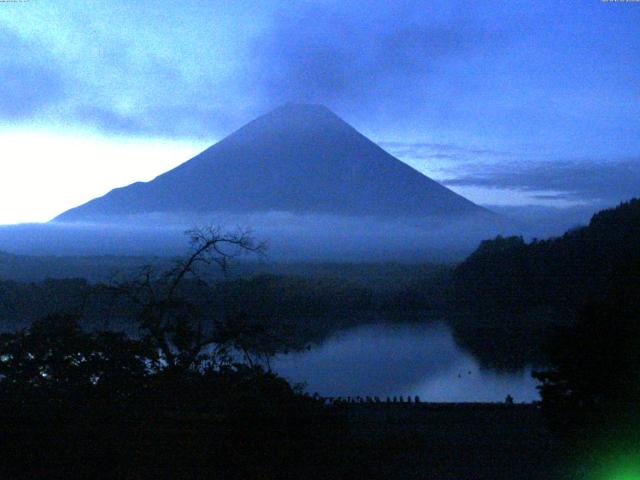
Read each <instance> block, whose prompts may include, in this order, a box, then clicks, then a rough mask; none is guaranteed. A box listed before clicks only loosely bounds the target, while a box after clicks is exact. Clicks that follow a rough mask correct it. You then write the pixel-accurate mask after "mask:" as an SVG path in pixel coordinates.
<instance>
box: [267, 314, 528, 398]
mask: <svg viewBox="0 0 640 480" xmlns="http://www.w3.org/2000/svg"><path fill="white" fill-rule="evenodd" d="M272 367H273V369H274V370H275V371H277V372H278V373H280V374H281V375H283V376H284V377H286V378H288V379H289V380H291V381H293V382H296V383H297V382H304V383H306V390H307V391H308V392H309V393H314V392H318V393H319V394H321V395H323V396H343V397H346V396H367V395H369V396H379V397H381V398H384V397H386V396H392V397H393V396H399V395H403V396H407V395H411V396H412V397H413V396H416V395H418V396H420V399H421V400H422V401H430V402H470V401H474V402H483V401H486V402H489V401H503V400H504V399H505V397H506V396H507V395H511V396H512V397H513V398H514V399H515V401H516V402H522V401H532V400H537V399H538V398H539V397H538V393H537V391H536V389H535V381H534V380H533V379H532V378H531V376H530V372H529V371H524V372H522V373H518V374H509V373H498V372H493V371H489V370H481V369H480V367H479V365H478V362H476V360H475V359H474V358H473V357H472V356H470V355H469V354H467V353H465V352H464V351H462V350H461V349H460V348H459V347H458V346H457V345H456V343H455V341H454V339H453V336H452V335H451V332H450V331H449V329H448V327H447V326H446V325H444V324H426V325H425V324H374V325H364V326H360V327H356V328H352V329H349V330H344V331H342V332H338V333H336V334H335V335H333V336H332V337H329V338H328V339H327V340H326V341H324V342H323V343H322V344H321V345H319V346H315V347H313V348H312V349H311V350H309V351H307V352H301V353H295V354H289V355H281V356H278V357H277V358H276V359H274V361H273V362H272Z"/></svg>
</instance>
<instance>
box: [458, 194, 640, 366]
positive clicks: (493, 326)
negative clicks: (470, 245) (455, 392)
mask: <svg viewBox="0 0 640 480" xmlns="http://www.w3.org/2000/svg"><path fill="white" fill-rule="evenodd" d="M639 258H640V200H637V199H634V200H631V201H629V202H627V203H623V204H621V205H620V206H618V207H617V208H614V209H610V210H604V211H601V212H599V213H597V214H595V215H594V216H593V218H592V219H591V222H590V223H589V225H588V226H586V227H581V228H575V229H572V230H570V231H568V232H567V233H566V234H564V235H563V236H561V237H558V238H551V239H548V240H534V241H532V242H530V243H527V242H525V241H524V240H523V239H522V238H521V237H509V238H502V237H498V238H496V239H494V240H488V241H485V242H483V243H482V244H481V245H480V247H479V248H478V249H477V250H476V251H475V252H474V253H473V254H472V255H471V256H470V257H469V258H468V259H467V260H466V261H464V262H463V263H462V264H460V265H459V266H458V267H457V268H456V269H455V271H454V274H453V276H452V281H451V284H450V286H449V290H448V293H449V299H450V313H451V315H450V318H452V321H453V323H454V325H455V331H456V333H457V336H458V339H459V340H460V341H461V342H462V343H463V344H464V345H465V346H467V347H468V348H470V349H471V350H472V351H473V353H474V354H476V355H477V356H479V357H480V358H481V359H483V361H484V362H485V363H487V364H490V365H494V366H499V367H506V368H510V367H511V368H513V367H518V366H522V365H524V364H526V363H532V362H534V363H535V362H541V361H543V360H544V359H543V356H542V349H541V345H542V343H543V342H544V338H545V337H546V336H547V335H548V334H549V332H550V330H552V329H553V327H555V326H557V325H570V324H573V323H574V322H575V319H576V315H577V314H578V313H579V312H580V311H581V310H582V309H583V308H584V306H585V305H586V304H588V303H590V302H594V301H607V298H608V296H609V295H610V292H611V291H612V290H613V289H615V288H616V287H617V286H619V285H625V284H629V285H637V284H638V278H639V275H640V270H639V269H638V268H637V265H638V259H639ZM635 302H636V303H635V306H636V308H637V307H639V305H638V303H639V301H638V300H637V299H636V300H635Z"/></svg>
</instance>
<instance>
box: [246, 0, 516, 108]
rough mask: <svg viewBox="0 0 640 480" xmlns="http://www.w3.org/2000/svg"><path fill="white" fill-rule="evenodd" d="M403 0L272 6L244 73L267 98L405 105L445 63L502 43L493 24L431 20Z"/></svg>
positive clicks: (428, 14) (503, 36)
mask: <svg viewBox="0 0 640 480" xmlns="http://www.w3.org/2000/svg"><path fill="white" fill-rule="evenodd" d="M409 5H410V4H409V3H408V2H400V3H399V4H398V3H396V4H394V6H393V7H391V6H383V5H382V4H377V5H375V6H369V8H367V5H365V4H363V3H361V2H355V4H353V3H352V4H351V5H350V6H346V7H345V6H336V5H326V4H324V5H322V4H314V5H309V4H304V5H303V6H302V7H299V8H287V9H283V10H279V11H277V12H276V15H274V16H273V18H272V20H271V23H270V24H269V26H268V28H267V29H265V31H264V32H263V34H262V35H260V36H258V37H257V38H255V39H254V41H253V42H252V45H251V46H252V50H251V51H252V57H253V58H255V62H254V63H253V64H252V66H251V69H250V70H249V72H250V76H251V78H254V79H256V81H257V87H258V89H259V91H261V93H262V95H263V96H264V98H265V100H266V101H268V102H271V103H273V104H278V103H282V102H284V101H303V102H327V103H329V104H331V105H334V106H336V107H338V108H339V107H341V106H342V107H346V106H350V107H352V108H354V107H355V108H358V109H359V110H365V109H367V108H368V107H370V106H371V105H372V104H373V105H376V106H379V105H380V104H390V103H393V102H395V104H396V108H398V107H406V106H407V103H406V100H407V98H408V97H412V96H413V97H414V100H416V98H415V97H416V96H417V97H418V98H422V97H423V93H424V92H426V91H428V88H429V84H430V81H431V80H434V79H437V78H438V77H440V76H441V75H442V70H446V64H447V62H450V61H456V60H465V59H468V58H469V57H471V56H473V55H475V54H477V53H479V52H482V51H484V50H485V49H488V48H496V47H498V46H500V45H504V44H505V43H506V42H507V35H506V34H505V32H504V31H502V30H500V29H498V28H497V27H495V26H488V25H486V24H485V25H481V24H478V23H473V22H471V21H470V20H469V19H467V18H463V17H453V18H447V19H437V16H435V15H433V13H432V9H428V8H424V7H423V8H409ZM434 18H435V19H434ZM412 107H413V108H415V104H414V105H412Z"/></svg>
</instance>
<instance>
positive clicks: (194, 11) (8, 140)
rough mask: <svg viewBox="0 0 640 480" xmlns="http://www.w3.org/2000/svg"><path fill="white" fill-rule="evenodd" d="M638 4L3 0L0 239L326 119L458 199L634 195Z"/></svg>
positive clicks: (602, 200) (565, 201) (559, 200)
mask: <svg viewBox="0 0 640 480" xmlns="http://www.w3.org/2000/svg"><path fill="white" fill-rule="evenodd" d="M639 52H640V3H634V2H602V1H599V0H580V1H559V0H553V1H548V0H540V1H535V2H530V1H517V0H513V1H500V0H486V1H485V0H478V1H456V0H448V1H430V2H416V1H397V2H388V1H387V2H382V1H375V0H374V1H368V2H362V1H350V2H344V1H342V2H339V1H326V2H293V1H286V2H285V1H270V2H249V1H243V0H235V1H197V0H191V1H188V2H187V1H182V2H169V1H162V2H161V1H159V0H156V1H135V2H133V1H119V0H110V1H109V2H104V1H102V2H93V1H90V0H83V1H73V0H69V1H65V2H54V1H45V0H31V1H28V2H20V3H0V145H2V150H1V151H0V155H1V156H2V158H1V160H0V223H11V222H20V221H40V220H46V219H48V218H51V217H53V216H54V215H56V214H57V213H60V212H61V211H63V210H65V209H66V208H69V207H71V206H73V205H75V204H77V203H81V202H83V201H86V200H88V199H90V198H92V197H95V196H98V195H101V194H104V193H106V191H108V190H110V189H111V188H114V187H117V186H121V185H124V184H127V183H131V182H133V181H135V180H148V179H150V178H153V177H154V176H155V175H157V174H159V173H161V172H162V171H164V170H166V169H168V168H171V167H172V166H175V165H177V164H179V163H181V162H183V161H185V160H187V159H188V158H190V157H191V156H193V155H194V154H196V153H198V152H199V151H200V150H202V149H203V148H204V147H206V146H208V145H209V144H211V143H214V142H215V141H217V140H219V139H220V138H222V137H223V136H224V135H226V134H228V133H230V132H231V131H233V130H234V129H235V128H238V127H239V126H241V125H242V124H244V123H246V122H247V121H249V120H251V119H252V118H254V117H255V116H257V115H259V114H261V113H265V112H266V111H268V110H270V109H271V108H274V107H276V106H278V105H279V104H281V103H284V102H287V101H296V102H314V103H323V104H325V105H327V106H328V107H330V108H331V109H333V110H334V111H335V112H336V113H338V114H339V115H340V116H342V117H343V118H344V119H345V120H346V121H348V122H350V123H351V124H352V125H354V126H355V127H356V128H358V129H359V130H360V131H361V132H362V133H364V134H365V135H367V136H369V137H370V138H371V139H373V140H374V141H377V142H379V143H381V144H382V145H383V146H384V147H385V148H387V149H388V150H389V151H391V152H392V153H394V154H396V155H397V156H398V157H400V158H401V159H403V160H404V161H406V162H407V163H409V164H411V165H412V166H414V167H415V168H417V169H419V170H421V171H423V172H424V173H426V174H428V175H430V176H432V177H434V178H436V179H438V180H440V181H443V182H444V183H445V184H446V185H448V186H449V187H450V188H453V189H454V190H456V191H458V192H459V193H462V194H464V195H466V196H468V197H469V198H471V199H472V200H474V201H476V202H479V203H483V204H490V205H494V204H498V205H525V204H538V205H553V206H573V205H592V206H593V208H596V207H597V206H601V205H605V204H612V203H615V202H617V201H619V200H622V199H625V198H628V197H631V196H633V195H637V194H640V53H639Z"/></svg>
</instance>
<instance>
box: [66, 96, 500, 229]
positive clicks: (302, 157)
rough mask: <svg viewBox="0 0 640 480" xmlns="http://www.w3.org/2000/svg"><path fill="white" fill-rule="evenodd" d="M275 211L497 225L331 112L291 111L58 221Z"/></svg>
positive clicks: (246, 128)
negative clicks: (473, 219)
mask: <svg viewBox="0 0 640 480" xmlns="http://www.w3.org/2000/svg"><path fill="white" fill-rule="evenodd" d="M270 211H278V212H292V213H304V214H332V215H351V216H363V215H367V216H396V217H397V216H399V217H425V216H431V215H441V216H444V217H445V218H459V217H461V216H469V215H480V216H484V215H487V216H491V215H490V214H489V212H488V211H486V210H484V209H483V208H481V207H479V206H477V205H475V204H474V203H472V202H470V201H468V200H466V199H465V198H463V197H461V196H460V195H457V194H456V193H454V192H452V191H451V190H449V189H447V188H445V187H444V186H442V185H440V184H439V183H437V182H435V181H433V180H431V179H430V178H428V177H426V176H425V175H423V174H421V173H419V172H418V171H416V170H414V169H413V168H411V167H409V166H408V165H406V164H405V163H403V162H401V161H400V160H398V159H397V158H395V157H393V156H392V155H390V154H389V153H387V152H385V151H384V150H383V149H382V148H380V147H379V146H378V145H376V144H375V143H373V142H372V141H370V140H369V139H367V138H366V137H364V136H363V135H362V134H360V133H359V132H357V131H356V130H355V129H354V128H353V127H351V126H350V125H348V124H347V123H345V122H344V121H343V120H341V119H340V118H339V117H338V116H336V115H335V114H334V113H333V112H331V111H330V110H329V109H327V108H326V107H323V106H319V105H297V104H287V105H285V106H282V107H280V108H277V109H275V110H273V111H272V112H270V113H268V114H266V115H263V116H261V117H259V118H257V119H255V120H254V121H252V122H250V123H248V124H247V125H245V126H244V127H242V128H240V129H239V130H237V131H236V132H234V133H232V134H231V135H229V136H228V137H226V138H225V139H223V140H222V141H220V142H219V143H217V144H215V145H213V146H212V147H210V148H208V149H207V150H205V151H204V152H202V153H200V154H199V155H197V156H196V157H194V158H193V159H191V160H189V161H188V162H186V163H184V164H182V165H180V166H179V167H177V168H175V169H173V170H171V171H169V172H167V173H165V174H163V175H160V176H159V177H157V178H156V179H154V180H152V181H150V182H148V183H140V182H139V183H134V184H132V185H129V186H127V187H124V188H119V189H115V190H113V191H111V192H110V193H108V194H107V195H105V196H104V197H101V198H97V199H94V200H92V201H90V202H88V203H87V204H85V205H82V206H79V207H77V208H74V209H72V210H69V211H67V212H65V213H63V214H62V215H60V216H58V217H57V218H56V219H55V221H60V222H78V221H104V220H109V219H110V218H112V217H113V216H122V215H145V214H151V213H154V214H158V213H173V214H176V213H177V214H180V213H190V214H195V213H211V212H225V213H258V212H270Z"/></svg>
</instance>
